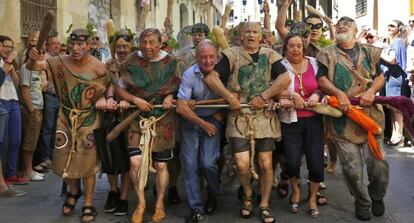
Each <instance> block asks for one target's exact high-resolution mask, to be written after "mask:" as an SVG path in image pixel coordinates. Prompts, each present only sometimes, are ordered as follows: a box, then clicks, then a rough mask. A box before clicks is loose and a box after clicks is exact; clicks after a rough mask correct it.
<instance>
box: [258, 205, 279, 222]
mask: <svg viewBox="0 0 414 223" xmlns="http://www.w3.org/2000/svg"><path fill="white" fill-rule="evenodd" d="M260 218H261V219H262V222H263V223H273V222H276V219H275V216H273V215H272V212H271V211H270V208H269V207H260ZM267 219H272V221H266V220H267Z"/></svg>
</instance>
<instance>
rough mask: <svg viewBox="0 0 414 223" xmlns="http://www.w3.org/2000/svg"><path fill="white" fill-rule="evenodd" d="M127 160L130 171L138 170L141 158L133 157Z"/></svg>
mask: <svg viewBox="0 0 414 223" xmlns="http://www.w3.org/2000/svg"><path fill="white" fill-rule="evenodd" d="M129 160H130V166H131V169H133V170H138V168H139V164H140V161H141V158H140V157H138V156H133V157H131V158H130V159H129Z"/></svg>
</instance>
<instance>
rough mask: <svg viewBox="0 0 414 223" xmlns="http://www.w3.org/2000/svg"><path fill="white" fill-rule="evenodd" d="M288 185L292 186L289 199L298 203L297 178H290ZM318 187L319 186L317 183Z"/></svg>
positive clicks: (298, 188) (298, 189)
mask: <svg viewBox="0 0 414 223" xmlns="http://www.w3.org/2000/svg"><path fill="white" fill-rule="evenodd" d="M290 186H291V188H292V195H291V197H290V201H292V202H295V203H299V202H300V187H299V179H298V178H296V177H292V178H290ZM318 188H319V184H318Z"/></svg>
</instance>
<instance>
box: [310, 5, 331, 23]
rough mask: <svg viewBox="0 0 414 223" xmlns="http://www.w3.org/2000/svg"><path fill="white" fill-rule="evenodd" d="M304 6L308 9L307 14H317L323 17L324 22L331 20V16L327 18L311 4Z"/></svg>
mask: <svg viewBox="0 0 414 223" xmlns="http://www.w3.org/2000/svg"><path fill="white" fill-rule="evenodd" d="M305 8H306V10H307V11H308V13H309V14H314V15H317V16H319V17H321V18H323V19H324V20H325V21H326V22H332V19H331V18H329V17H328V16H326V15H324V14H322V13H321V12H319V11H318V10H316V9H315V8H314V7H312V6H311V5H306V6H305Z"/></svg>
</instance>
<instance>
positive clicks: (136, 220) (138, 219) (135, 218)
mask: <svg viewBox="0 0 414 223" xmlns="http://www.w3.org/2000/svg"><path fill="white" fill-rule="evenodd" d="M144 212H145V206H138V207H137V209H135V211H134V213H133V214H132V219H131V222H132V223H142V222H143V221H144Z"/></svg>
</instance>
